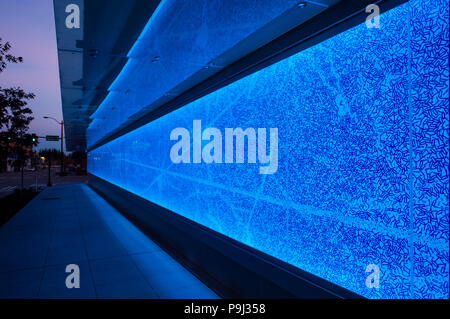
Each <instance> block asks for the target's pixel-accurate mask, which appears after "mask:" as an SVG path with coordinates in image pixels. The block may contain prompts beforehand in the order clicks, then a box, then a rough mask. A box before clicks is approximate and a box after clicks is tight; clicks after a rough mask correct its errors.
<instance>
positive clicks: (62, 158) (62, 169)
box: [60, 121, 64, 176]
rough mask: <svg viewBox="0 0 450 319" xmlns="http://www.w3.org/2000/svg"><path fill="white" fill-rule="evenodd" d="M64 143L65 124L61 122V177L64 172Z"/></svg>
mask: <svg viewBox="0 0 450 319" xmlns="http://www.w3.org/2000/svg"><path fill="white" fill-rule="evenodd" d="M63 141H64V122H63V121H61V174H60V175H61V176H63V172H64V152H63Z"/></svg>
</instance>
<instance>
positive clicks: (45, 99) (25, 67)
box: [0, 0, 62, 149]
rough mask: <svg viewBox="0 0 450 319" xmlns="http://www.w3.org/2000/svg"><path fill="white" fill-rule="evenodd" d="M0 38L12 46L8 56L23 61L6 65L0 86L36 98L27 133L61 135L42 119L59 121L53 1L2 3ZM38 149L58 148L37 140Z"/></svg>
mask: <svg viewBox="0 0 450 319" xmlns="http://www.w3.org/2000/svg"><path fill="white" fill-rule="evenodd" d="M1 2H2V4H1V7H0V37H1V38H2V39H3V41H8V42H10V43H11V46H12V48H11V51H10V52H11V53H12V54H14V55H16V56H21V57H23V59H24V62H23V63H20V64H8V66H7V67H6V69H5V70H4V71H3V73H1V74H0V86H1V87H11V86H20V87H22V88H23V89H25V90H26V91H27V92H33V93H35V94H36V98H35V99H34V100H32V101H31V102H30V103H29V106H30V107H31V109H32V110H33V116H34V118H35V119H34V120H33V121H32V122H31V124H30V133H36V134H37V135H38V136H45V135H60V126H59V125H58V124H57V123H56V122H54V121H52V120H46V119H43V118H42V117H43V116H52V117H54V118H56V119H57V120H59V121H60V120H61V119H62V110H61V95H60V88H59V72H58V55H57V49H56V34H55V21H54V16H53V1H52V0H1ZM39 141H40V144H39V146H38V149H40V148H49V147H50V148H53V147H54V148H57V149H59V147H60V145H59V142H46V141H45V139H39Z"/></svg>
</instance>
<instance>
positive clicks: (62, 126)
mask: <svg viewBox="0 0 450 319" xmlns="http://www.w3.org/2000/svg"><path fill="white" fill-rule="evenodd" d="M44 119H51V120H53V121H55V122H56V123H58V124H59V125H61V174H60V175H61V176H63V172H64V152H63V141H64V121H61V122H60V121H58V120H57V119H55V118H53V117H51V116H44Z"/></svg>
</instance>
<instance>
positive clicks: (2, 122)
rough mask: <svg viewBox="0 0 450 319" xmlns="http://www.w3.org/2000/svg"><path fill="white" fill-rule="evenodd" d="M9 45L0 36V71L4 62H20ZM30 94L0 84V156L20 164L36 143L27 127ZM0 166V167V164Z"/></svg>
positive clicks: (28, 123)
mask: <svg viewBox="0 0 450 319" xmlns="http://www.w3.org/2000/svg"><path fill="white" fill-rule="evenodd" d="M10 49H11V45H10V44H9V42H5V43H3V42H2V38H0V73H2V72H3V70H4V69H5V68H6V66H7V63H22V62H23V58H22V57H16V56H14V55H12V54H10V53H9V51H10ZM34 97H35V95H34V94H33V93H27V92H25V91H24V90H22V89H21V88H20V87H12V88H2V87H0V159H2V160H6V159H7V157H8V155H15V156H17V159H18V160H19V161H20V163H21V165H23V164H24V161H25V160H27V159H28V157H29V156H30V154H31V150H32V147H33V146H36V145H37V144H38V137H37V136H36V134H29V133H28V129H29V125H30V123H31V121H32V120H33V119H34V118H33V116H32V115H31V114H32V113H33V112H32V110H31V109H30V108H29V107H27V105H28V101H29V100H32V99H34ZM0 169H1V167H0Z"/></svg>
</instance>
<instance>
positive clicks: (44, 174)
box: [0, 167, 87, 198]
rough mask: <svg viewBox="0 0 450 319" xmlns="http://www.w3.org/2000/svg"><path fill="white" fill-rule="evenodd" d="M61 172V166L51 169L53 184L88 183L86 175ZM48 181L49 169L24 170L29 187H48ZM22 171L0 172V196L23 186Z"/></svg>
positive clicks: (26, 186)
mask: <svg viewBox="0 0 450 319" xmlns="http://www.w3.org/2000/svg"><path fill="white" fill-rule="evenodd" d="M57 172H59V167H54V168H52V169H51V174H50V178H51V182H52V185H61V184H72V183H86V182H87V176H86V175H81V176H78V175H75V173H72V174H69V175H67V176H62V177H61V176H59V175H56V173H57ZM47 182H48V170H47V169H41V170H38V171H35V172H30V171H24V172H23V186H24V188H28V187H36V185H37V187H38V188H42V187H47ZM21 183H22V180H21V173H20V172H4V173H0V198H2V197H4V196H6V195H8V194H11V193H12V192H14V190H15V189H20V187H21Z"/></svg>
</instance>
